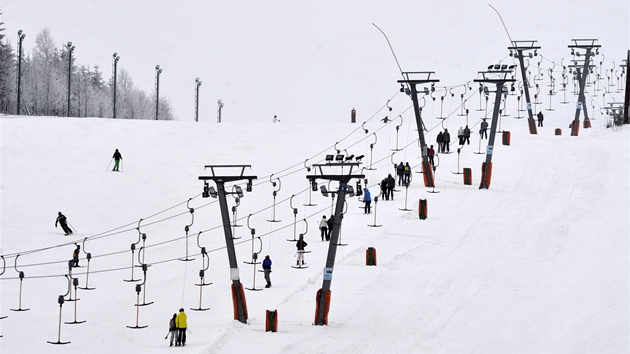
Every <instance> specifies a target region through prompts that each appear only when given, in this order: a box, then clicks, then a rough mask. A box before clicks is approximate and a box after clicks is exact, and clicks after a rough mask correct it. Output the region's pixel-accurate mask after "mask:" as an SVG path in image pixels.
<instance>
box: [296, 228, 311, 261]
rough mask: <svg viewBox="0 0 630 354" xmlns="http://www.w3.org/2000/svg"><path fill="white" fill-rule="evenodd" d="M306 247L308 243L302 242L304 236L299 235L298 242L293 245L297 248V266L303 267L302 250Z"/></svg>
mask: <svg viewBox="0 0 630 354" xmlns="http://www.w3.org/2000/svg"><path fill="white" fill-rule="evenodd" d="M307 245H308V243H306V241H304V235H300V239H299V240H298V242H297V243H296V244H295V247H297V256H298V259H297V266H298V267H299V266H303V265H304V248H305V247H306V246H307Z"/></svg>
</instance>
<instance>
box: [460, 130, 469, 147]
mask: <svg viewBox="0 0 630 354" xmlns="http://www.w3.org/2000/svg"><path fill="white" fill-rule="evenodd" d="M464 143H468V145H470V128H468V126H466V128H464V140H463V141H462V144H461V145H464Z"/></svg>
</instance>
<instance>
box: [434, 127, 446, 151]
mask: <svg viewBox="0 0 630 354" xmlns="http://www.w3.org/2000/svg"><path fill="white" fill-rule="evenodd" d="M435 141H436V142H437V147H438V153H441V152H444V149H443V145H442V143H443V142H444V134H443V133H442V132H439V133H438V135H437V138H436V139H435Z"/></svg>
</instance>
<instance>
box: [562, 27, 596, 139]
mask: <svg viewBox="0 0 630 354" xmlns="http://www.w3.org/2000/svg"><path fill="white" fill-rule="evenodd" d="M571 41H573V44H571V45H569V46H568V47H569V48H571V54H574V55H576V56H578V57H579V56H582V55H584V63H583V64H582V68H580V67H579V62H580V61H581V60H573V62H574V66H575V69H576V72H577V79H578V83H579V85H580V93H579V95H578V102H577V104H576V107H575V118H574V119H573V123H571V136H578V133H579V131H580V111H581V110H584V127H590V126H591V124H590V121H589V119H588V112H587V111H586V102H585V101H586V99H585V98H584V88H585V87H586V77H587V76H588V72H589V71H588V70H589V65H590V64H591V60H592V57H591V56H592V55H593V49H595V50H596V51H597V52H599V48H600V47H601V45H599V44H595V42H596V41H597V39H572V40H571ZM581 51H584V52H585V53H582V52H581Z"/></svg>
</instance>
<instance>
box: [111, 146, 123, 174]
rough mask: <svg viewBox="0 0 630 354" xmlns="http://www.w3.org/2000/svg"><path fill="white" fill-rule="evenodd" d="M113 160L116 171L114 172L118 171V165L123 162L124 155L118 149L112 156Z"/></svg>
mask: <svg viewBox="0 0 630 354" xmlns="http://www.w3.org/2000/svg"><path fill="white" fill-rule="evenodd" d="M112 158H113V159H114V169H113V170H112V171H118V165H119V164H120V160H122V155H121V154H120V152H119V151H118V149H116V151H114V156H112Z"/></svg>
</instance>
